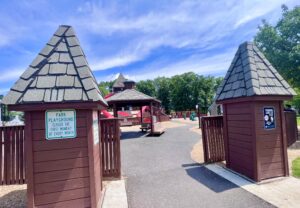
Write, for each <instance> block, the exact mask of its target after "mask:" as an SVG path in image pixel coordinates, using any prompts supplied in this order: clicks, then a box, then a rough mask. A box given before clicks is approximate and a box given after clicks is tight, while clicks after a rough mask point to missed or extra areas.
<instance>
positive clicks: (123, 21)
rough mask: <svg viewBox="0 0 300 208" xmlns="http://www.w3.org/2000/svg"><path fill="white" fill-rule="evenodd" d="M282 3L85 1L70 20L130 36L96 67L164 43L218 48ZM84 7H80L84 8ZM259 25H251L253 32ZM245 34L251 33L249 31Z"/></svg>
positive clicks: (132, 58) (122, 62) (104, 33)
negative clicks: (141, 7)
mask: <svg viewBox="0 0 300 208" xmlns="http://www.w3.org/2000/svg"><path fill="white" fill-rule="evenodd" d="M282 3H284V2H282V0H266V1H260V0H255V1H254V0H251V1H250V0H249V1H246V0H244V1H230V2H227V1H224V2H220V1H209V2H206V1H174V2H173V3H172V4H168V6H161V7H158V8H155V9H150V10H147V11H146V12H144V13H139V14H136V13H135V11H132V10H130V9H128V7H127V6H126V7H124V5H123V4H119V5H117V4H112V5H109V4H108V5H109V6H106V7H101V6H99V5H96V4H92V5H91V4H88V5H83V6H82V8H87V9H86V10H87V11H86V13H85V15H84V16H82V17H80V18H79V17H76V18H75V17H74V19H71V20H70V22H72V23H74V24H75V25H76V27H79V28H80V29H81V30H84V31H89V32H91V33H94V34H97V35H99V36H101V37H113V36H114V35H120V34H123V35H125V36H130V38H128V39H127V41H128V42H127V44H126V43H125V44H122V46H120V47H119V46H118V45H114V43H112V44H111V47H115V48H116V50H117V53H115V52H114V53H112V54H106V57H105V58H101V57H98V56H97V55H96V54H93V57H94V60H97V61H94V62H92V63H93V64H92V65H94V66H95V67H92V68H93V69H94V70H105V69H109V68H113V67H118V66H126V65H128V64H131V63H134V62H136V61H140V60H143V59H145V58H146V57H147V56H148V55H149V54H151V52H152V51H153V50H154V49H156V48H159V47H161V46H169V47H173V48H179V49H180V48H184V47H192V48H200V49H202V50H205V49H214V48H218V47H220V45H221V44H222V43H221V40H222V39H223V38H225V37H230V36H232V34H233V33H234V32H235V30H236V29H237V28H238V27H240V26H242V25H244V24H246V23H247V22H249V21H251V20H254V19H257V18H262V17H263V16H264V15H266V14H268V13H270V12H272V11H273V10H274V9H276V8H279V7H280V5H281V4H282ZM154 4H155V3H154ZM82 8H81V7H80V9H79V10H80V11H84V9H82ZM120 14H125V15H120ZM278 15H280V14H278ZM255 30H256V28H249V31H251V32H252V33H253V34H254V31H255ZM246 33H247V34H249V32H248V31H247V32H246Z"/></svg>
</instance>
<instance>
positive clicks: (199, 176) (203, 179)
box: [182, 163, 237, 193]
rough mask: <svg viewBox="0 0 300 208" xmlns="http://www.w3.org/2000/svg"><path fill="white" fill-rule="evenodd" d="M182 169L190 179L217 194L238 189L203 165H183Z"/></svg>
mask: <svg viewBox="0 0 300 208" xmlns="http://www.w3.org/2000/svg"><path fill="white" fill-rule="evenodd" d="M182 167H183V168H184V169H185V171H186V173H187V174H188V175H189V176H190V177H192V178H193V179H195V180H196V181H198V182H199V183H201V184H203V185H204V186H206V187H207V188H209V189H210V190H212V191H214V192H216V193H220V192H223V191H227V190H230V189H233V188H237V186H236V185H234V184H233V183H231V182H229V181H227V180H225V179H224V178H222V177H220V176H218V175H217V174H215V173H213V172H212V171H210V170H208V169H207V168H206V167H205V166H203V165H201V164H198V163H192V164H183V165H182Z"/></svg>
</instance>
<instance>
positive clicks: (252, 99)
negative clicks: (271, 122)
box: [216, 95, 293, 104]
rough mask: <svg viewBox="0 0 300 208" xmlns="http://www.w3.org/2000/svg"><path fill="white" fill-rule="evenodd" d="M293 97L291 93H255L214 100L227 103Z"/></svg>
mask: <svg viewBox="0 0 300 208" xmlns="http://www.w3.org/2000/svg"><path fill="white" fill-rule="evenodd" d="M292 98H293V96H292V95H285V96H284V95H282V96H279V95H256V96H251V97H238V98H230V99H226V100H220V101H216V103H217V104H227V103H239V102H247V101H277V100H291V99H292Z"/></svg>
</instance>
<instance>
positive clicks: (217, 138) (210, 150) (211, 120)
mask: <svg viewBox="0 0 300 208" xmlns="http://www.w3.org/2000/svg"><path fill="white" fill-rule="evenodd" d="M201 125H202V126H201V129H202V143H203V152H204V162H205V163H213V162H219V161H223V160H225V149H224V138H223V116H207V117H201Z"/></svg>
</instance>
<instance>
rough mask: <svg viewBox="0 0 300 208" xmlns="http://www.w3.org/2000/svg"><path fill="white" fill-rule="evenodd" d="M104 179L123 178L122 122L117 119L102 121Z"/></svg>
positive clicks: (100, 123)
mask: <svg viewBox="0 0 300 208" xmlns="http://www.w3.org/2000/svg"><path fill="white" fill-rule="evenodd" d="M99 125H100V133H101V134H100V135H101V151H102V171H103V177H106V178H110V177H115V178H120V177H121V152H120V122H119V119H116V118H108V119H100V120H99Z"/></svg>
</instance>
